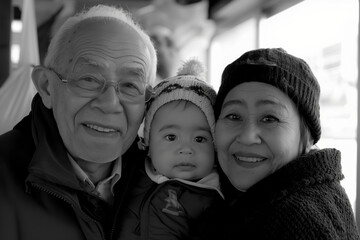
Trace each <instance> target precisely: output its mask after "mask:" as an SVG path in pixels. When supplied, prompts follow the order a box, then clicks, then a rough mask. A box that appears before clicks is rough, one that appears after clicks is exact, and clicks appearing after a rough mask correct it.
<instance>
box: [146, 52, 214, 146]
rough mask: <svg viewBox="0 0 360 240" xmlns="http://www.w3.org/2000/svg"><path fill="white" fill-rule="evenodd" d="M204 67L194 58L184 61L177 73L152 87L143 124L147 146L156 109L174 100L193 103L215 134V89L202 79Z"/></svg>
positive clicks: (212, 133)
mask: <svg viewBox="0 0 360 240" xmlns="http://www.w3.org/2000/svg"><path fill="white" fill-rule="evenodd" d="M204 74H205V72H204V67H203V65H202V64H201V63H200V62H199V61H198V60H195V59H192V60H189V61H187V62H184V64H183V66H182V67H181V68H180V69H179V70H178V72H177V75H176V76H173V77H169V78H166V79H164V80H163V81H161V82H160V83H159V84H157V85H156V86H155V87H154V89H153V90H154V92H153V96H152V98H151V99H150V101H149V102H147V104H146V112H145V124H144V144H145V146H149V138H150V137H149V136H150V128H151V123H152V121H153V119H154V115H155V113H156V111H157V110H159V108H160V107H162V106H163V105H165V104H167V103H169V102H172V101H176V100H186V101H189V102H191V103H193V104H195V105H196V106H197V107H199V109H200V110H201V111H202V112H203V113H204V115H205V117H206V120H207V121H208V123H209V126H210V129H211V135H212V137H213V139H214V136H215V117H214V109H213V106H214V103H215V98H216V92H215V90H214V89H213V88H212V87H211V86H210V85H209V84H207V83H206V82H205V81H204Z"/></svg>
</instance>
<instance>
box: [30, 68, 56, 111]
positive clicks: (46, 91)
mask: <svg viewBox="0 0 360 240" xmlns="http://www.w3.org/2000/svg"><path fill="white" fill-rule="evenodd" d="M46 71H47V69H46V68H45V67H43V66H35V67H34V69H33V70H32V73H31V78H32V81H33V83H34V85H35V87H36V90H37V91H38V92H39V94H40V96H41V99H42V101H43V104H44V105H45V106H46V107H47V108H48V109H51V108H52V99H51V91H50V81H49V79H48V74H47V72H46Z"/></svg>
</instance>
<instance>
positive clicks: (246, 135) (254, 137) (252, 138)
mask: <svg viewBox="0 0 360 240" xmlns="http://www.w3.org/2000/svg"><path fill="white" fill-rule="evenodd" d="M260 135H261V131H260V129H259V127H258V126H257V125H256V123H248V124H246V125H244V126H243V127H242V128H241V129H240V131H239V132H238V133H237V136H236V141H237V142H240V143H242V144H245V145H251V144H260V143H261V136H260Z"/></svg>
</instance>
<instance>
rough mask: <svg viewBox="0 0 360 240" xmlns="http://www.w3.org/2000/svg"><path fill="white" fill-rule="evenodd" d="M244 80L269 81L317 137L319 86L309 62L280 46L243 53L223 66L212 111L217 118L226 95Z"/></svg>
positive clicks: (315, 137)
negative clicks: (288, 98)
mask: <svg viewBox="0 0 360 240" xmlns="http://www.w3.org/2000/svg"><path fill="white" fill-rule="evenodd" d="M244 82H263V83H267V84H270V85H272V86H274V87H276V88H278V89H280V90H281V91H283V92H284V93H285V94H287V95H288V96H289V97H290V99H291V100H292V101H293V102H294V103H295V105H296V106H297V108H298V110H299V112H300V114H301V115H302V116H303V117H304V119H305V121H306V124H307V126H308V127H309V129H310V132H311V135H312V137H313V139H314V144H315V143H316V142H317V141H318V140H319V139H320V136H321V125H320V105H319V98H320V86H319V83H318V81H317V80H316V77H315V76H314V74H313V72H312V71H311V69H310V67H309V65H308V64H307V63H306V62H305V61H304V60H302V59H300V58H297V57H295V56H292V55H290V54H288V53H287V52H286V51H285V50H284V49H282V48H268V49H257V50H252V51H249V52H246V53H244V54H243V55H242V56H240V57H239V58H238V59H237V60H235V61H234V62H232V63H230V64H229V65H228V66H227V67H226V68H225V70H224V72H223V75H222V80H221V86H220V88H219V91H218V96H217V99H216V103H215V107H214V111H215V118H216V119H218V118H219V115H220V112H221V107H222V104H223V102H224V100H225V97H226V95H227V94H228V93H229V91H230V90H231V89H233V88H234V87H235V86H237V85H239V84H241V83H244Z"/></svg>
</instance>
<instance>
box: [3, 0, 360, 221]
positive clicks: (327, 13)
mask: <svg viewBox="0 0 360 240" xmlns="http://www.w3.org/2000/svg"><path fill="white" fill-rule="evenodd" d="M100 3H102V4H110V5H116V6H121V7H123V8H125V9H126V10H128V11H129V12H131V13H132V14H133V16H134V17H135V19H136V20H137V21H138V22H139V23H140V24H141V25H142V26H143V28H144V29H145V30H146V31H148V32H149V34H150V35H151V36H152V39H153V41H154V43H155V44H156V47H157V51H158V57H159V66H158V81H161V80H162V79H164V78H166V77H168V76H171V75H174V74H175V73H176V69H177V68H178V67H179V64H181V62H182V61H184V60H187V59H189V58H197V59H199V60H201V61H202V62H203V63H204V64H205V66H206V67H207V81H208V82H209V83H210V84H212V85H213V86H214V88H215V89H216V90H217V89H218V87H219V85H220V81H221V73H222V71H223V69H224V67H225V66H226V65H227V64H228V63H230V62H232V61H233V60H235V59H236V58H238V57H239V56H240V55H241V54H242V53H244V52H245V51H248V50H251V49H254V48H259V47H261V48H263V47H282V48H284V49H285V50H287V51H288V52H289V53H290V54H294V55H296V56H299V57H301V58H303V59H304V60H305V61H307V62H308V63H309V64H310V66H311V67H312V69H313V70H314V73H315V75H316V77H317V78H318V80H319V82H320V85H321V91H322V92H321V94H322V95H321V123H322V139H321V140H320V141H319V143H318V144H317V145H318V146H319V147H320V148H325V147H330V148H332V147H334V148H337V149H339V150H341V152H342V167H343V172H344V175H345V179H344V180H343V181H342V185H343V186H344V188H345V190H346V191H347V193H348V195H349V197H350V200H351V202H352V204H353V208H354V211H355V212H356V217H357V219H359V218H360V207H357V206H359V204H360V200H359V198H358V196H360V190H359V189H360V184H357V183H358V182H360V176H359V177H358V174H357V172H359V174H360V167H359V164H357V163H358V162H359V156H358V154H357V153H358V149H359V141H358V136H359V134H358V133H359V130H358V125H359V118H358V109H359V106H360V105H359V98H358V88H359V81H358V79H359V76H358V69H359V61H358V55H359V36H358V35H359V1H357V0H303V1H301V0H208V1H205V0H128V1H125V0H103V1H100V0H12V1H11V0H2V1H1V3H0V11H1V13H0V19H1V20H0V25H1V26H0V29H1V30H2V33H1V34H0V64H1V67H0V133H3V132H6V131H8V130H9V129H11V128H12V127H13V126H14V125H15V124H16V123H17V122H18V121H19V120H20V119H21V118H22V117H24V116H25V115H26V114H28V112H29V110H30V103H31V98H32V96H33V95H34V94H35V92H36V91H35V89H34V87H33V85H32V83H31V79H30V72H31V66H32V65H34V64H41V63H42V61H43V58H44V55H45V54H46V51H47V47H48V43H49V40H50V38H51V36H52V34H53V33H54V32H55V31H56V30H57V29H58V28H59V26H60V25H61V24H62V23H63V21H64V20H66V19H67V18H68V17H69V16H71V15H73V14H74V13H75V12H77V11H79V10H81V9H84V8H88V7H89V6H92V5H95V4H100ZM358 224H359V221H358Z"/></svg>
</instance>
